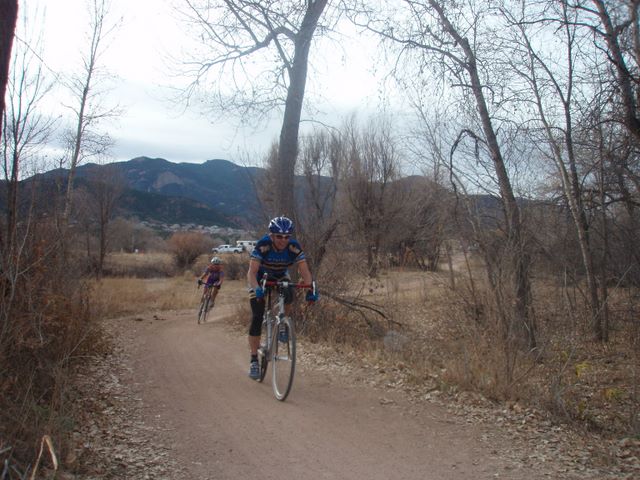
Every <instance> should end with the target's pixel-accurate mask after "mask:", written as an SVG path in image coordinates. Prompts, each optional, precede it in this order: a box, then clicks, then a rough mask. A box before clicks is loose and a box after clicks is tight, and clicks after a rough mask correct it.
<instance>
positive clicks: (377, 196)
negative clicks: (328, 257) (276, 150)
mask: <svg viewBox="0 0 640 480" xmlns="http://www.w3.org/2000/svg"><path fill="white" fill-rule="evenodd" d="M343 135H344V142H345V144H346V149H345V154H346V158H345V159H344V160H343V162H342V163H343V165H344V168H345V169H346V174H345V190H346V191H345V196H346V198H347V199H348V202H349V206H350V209H351V215H350V216H349V222H350V224H351V226H352V228H353V229H354V230H355V231H356V232H357V235H359V236H360V238H361V239H362V241H363V243H364V247H365V249H366V252H367V270H368V272H367V274H368V275H369V276H370V277H376V276H377V275H378V270H379V268H380V260H381V258H380V254H381V250H382V247H383V246H384V240H385V239H386V238H387V235H389V233H390V231H393V229H390V228H389V226H390V225H394V224H395V221H396V220H398V219H399V218H400V216H401V214H402V210H403V207H404V202H403V201H402V200H401V198H400V197H399V194H400V192H399V191H398V190H397V189H396V188H394V185H393V182H394V180H396V179H397V178H398V177H399V173H400V172H399V168H400V167H399V164H400V158H399V154H398V149H397V146H396V142H395V140H394V138H393V136H392V133H391V129H390V126H389V125H388V124H387V123H384V122H381V123H378V124H376V123H375V122H371V123H370V124H369V126H368V127H366V128H365V129H363V130H362V131H359V130H358V129H357V127H356V126H355V124H354V123H353V122H352V123H351V124H350V125H349V126H348V127H347V128H346V129H345V132H344V133H343Z"/></svg>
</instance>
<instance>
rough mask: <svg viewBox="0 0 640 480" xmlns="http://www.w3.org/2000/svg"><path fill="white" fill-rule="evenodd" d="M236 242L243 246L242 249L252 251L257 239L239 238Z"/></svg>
mask: <svg viewBox="0 0 640 480" xmlns="http://www.w3.org/2000/svg"><path fill="white" fill-rule="evenodd" d="M236 244H237V245H238V246H239V247H240V248H242V250H244V251H245V252H251V250H253V247H255V246H256V241H255V240H238V241H237V242H236Z"/></svg>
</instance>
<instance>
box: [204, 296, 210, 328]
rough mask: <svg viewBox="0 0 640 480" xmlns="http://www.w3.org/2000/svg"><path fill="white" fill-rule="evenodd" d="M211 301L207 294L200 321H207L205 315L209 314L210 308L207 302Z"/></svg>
mask: <svg viewBox="0 0 640 480" xmlns="http://www.w3.org/2000/svg"><path fill="white" fill-rule="evenodd" d="M210 303H211V297H210V296H209V295H207V298H206V299H205V301H204V313H203V315H202V316H203V319H202V323H205V322H206V321H207V317H208V316H209V310H211V309H210V308H209V304H210Z"/></svg>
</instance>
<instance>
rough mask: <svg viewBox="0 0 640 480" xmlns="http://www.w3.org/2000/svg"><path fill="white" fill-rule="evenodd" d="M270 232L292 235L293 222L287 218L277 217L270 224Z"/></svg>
mask: <svg viewBox="0 0 640 480" xmlns="http://www.w3.org/2000/svg"><path fill="white" fill-rule="evenodd" d="M269 231H270V232H271V233H281V234H286V235H291V234H292V233H293V231H294V228H293V222H292V221H291V219H290V218H287V217H276V218H273V219H272V220H271V221H270V222H269Z"/></svg>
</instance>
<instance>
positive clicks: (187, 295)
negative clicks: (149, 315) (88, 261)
mask: <svg viewBox="0 0 640 480" xmlns="http://www.w3.org/2000/svg"><path fill="white" fill-rule="evenodd" d="M195 280H196V277H195V275H193V274H191V273H189V272H187V273H185V274H184V275H182V276H180V277H173V278H150V279H138V278H105V279H102V280H101V281H99V282H96V283H95V284H94V285H93V286H92V288H91V305H92V307H93V308H94V312H95V314H96V315H97V316H98V317H100V318H113V317H119V316H124V315H132V314H136V313H141V312H148V311H159V310H175V309H180V308H195V306H196V305H197V303H198V301H199V298H200V295H201V293H202V291H201V290H197V288H196V287H197V285H196V282H195Z"/></svg>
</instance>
